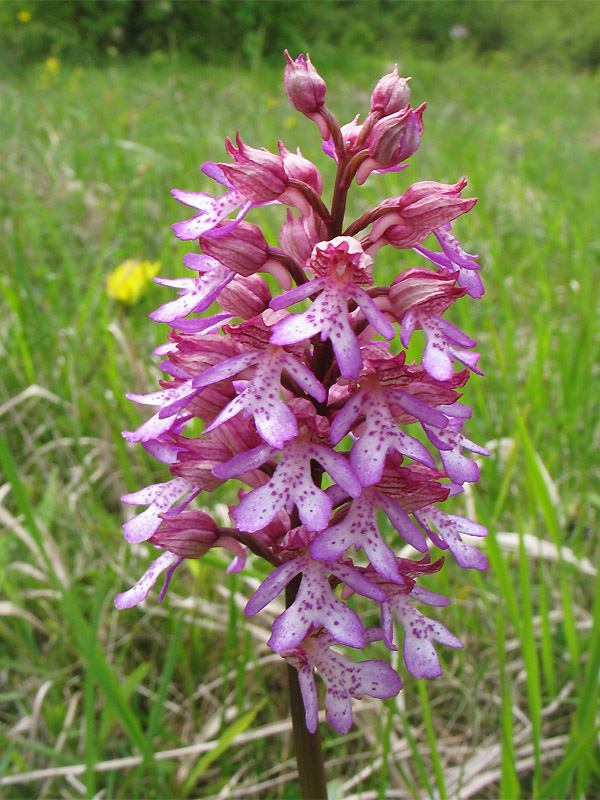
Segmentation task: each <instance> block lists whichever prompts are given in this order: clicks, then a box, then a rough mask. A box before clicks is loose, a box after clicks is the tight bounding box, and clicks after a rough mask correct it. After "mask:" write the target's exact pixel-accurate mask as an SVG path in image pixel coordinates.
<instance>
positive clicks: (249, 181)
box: [218, 133, 287, 205]
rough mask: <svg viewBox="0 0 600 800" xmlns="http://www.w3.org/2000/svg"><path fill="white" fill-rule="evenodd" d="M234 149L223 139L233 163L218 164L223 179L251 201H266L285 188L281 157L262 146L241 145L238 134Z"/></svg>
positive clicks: (285, 176) (257, 202)
mask: <svg viewBox="0 0 600 800" xmlns="http://www.w3.org/2000/svg"><path fill="white" fill-rule="evenodd" d="M236 143H237V145H238V148H237V150H236V148H235V147H234V146H233V144H232V142H231V140H230V139H229V138H227V139H226V140H225V147H226V149H227V152H228V153H229V155H230V156H232V158H233V159H234V160H235V163H234V164H231V163H229V164H219V165H218V166H219V167H220V168H221V169H222V170H223V172H224V174H225V176H226V178H227V180H228V181H229V182H230V183H231V185H232V186H233V187H234V188H235V189H237V190H238V191H239V192H241V193H242V194H243V195H244V197H247V198H248V200H251V201H252V202H253V203H255V204H257V205H260V204H261V203H269V202H270V201H271V200H275V199H276V198H277V197H279V195H280V194H282V193H283V192H284V191H285V188H286V186H287V175H286V172H285V169H284V166H283V159H282V158H281V156H277V155H275V154H274V153H270V152H269V151H268V150H266V149H265V148H264V147H261V148H260V149H258V148H256V147H250V146H249V145H247V144H244V143H243V142H242V140H241V139H240V135H239V133H238V134H237V137H236Z"/></svg>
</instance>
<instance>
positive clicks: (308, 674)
mask: <svg viewBox="0 0 600 800" xmlns="http://www.w3.org/2000/svg"><path fill="white" fill-rule="evenodd" d="M298 683H299V684H300V691H301V692H302V700H303V702H304V711H305V719H306V728H307V730H308V731H309V733H314V732H315V731H316V730H317V725H318V723H319V700H318V698H317V687H316V686H315V678H314V675H313V671H312V667H311V666H310V665H309V664H305V665H304V666H303V667H300V669H299V670H298Z"/></svg>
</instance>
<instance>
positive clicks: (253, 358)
mask: <svg viewBox="0 0 600 800" xmlns="http://www.w3.org/2000/svg"><path fill="white" fill-rule="evenodd" d="M260 357H261V351H260V350H250V351H248V352H246V353H239V354H238V355H236V356H232V357H231V358H228V359H226V360H225V361H221V362H220V363H219V364H215V365H214V366H212V367H209V368H208V369H205V370H204V372H201V373H200V374H199V375H195V376H194V379H193V381H192V385H193V386H195V387H196V388H199V387H205V386H210V385H211V384H213V383H218V382H219V381H224V380H227V378H232V377H233V376H234V375H237V374H238V373H239V372H241V371H242V370H244V369H247V368H248V367H251V366H253V365H254V364H256V362H257V361H258V360H259V359H260Z"/></svg>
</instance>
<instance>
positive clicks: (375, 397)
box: [350, 392, 434, 486]
mask: <svg viewBox="0 0 600 800" xmlns="http://www.w3.org/2000/svg"><path fill="white" fill-rule="evenodd" d="M363 410H364V411H365V413H366V424H365V429H364V431H363V433H362V435H361V437H360V438H359V439H358V440H357V441H356V442H355V443H354V446H353V447H352V450H351V452H350V464H351V466H352V468H353V469H354V472H355V473H356V474H357V475H358V477H359V480H360V482H361V484H362V485H363V486H371V485H372V484H375V483H378V482H379V481H380V479H381V475H382V473H383V467H384V465H385V459H386V455H387V453H388V452H391V451H394V450H396V451H398V452H399V453H402V454H403V455H405V456H408V457H409V458H413V459H415V461H419V462H421V463H422V464H425V465H426V466H428V467H433V465H434V462H433V458H432V457H431V454H430V453H429V451H428V450H427V448H426V447H425V446H424V445H422V444H421V442H419V441H418V440H417V439H415V438H413V437H412V436H409V434H407V433H405V432H404V431H402V430H400V429H399V428H398V426H397V425H396V422H395V421H394V419H393V417H392V415H391V412H390V409H389V406H388V404H387V400H386V397H385V396H384V394H383V393H382V392H371V393H369V395H368V398H367V399H366V400H365V401H364V404H363Z"/></svg>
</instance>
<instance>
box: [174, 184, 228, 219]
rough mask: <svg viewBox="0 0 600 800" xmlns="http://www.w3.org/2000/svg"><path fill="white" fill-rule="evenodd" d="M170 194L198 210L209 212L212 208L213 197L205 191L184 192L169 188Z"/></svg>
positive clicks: (185, 204)
mask: <svg viewBox="0 0 600 800" xmlns="http://www.w3.org/2000/svg"><path fill="white" fill-rule="evenodd" d="M171 194H172V195H173V197H174V198H175V200H177V201H178V202H179V203H183V205H184V206H190V208H195V209H197V210H198V211H203V212H205V213H209V212H210V211H212V209H213V208H214V204H215V198H214V197H213V196H212V195H210V194H207V193H206V192H186V191H184V190H183V189H171ZM234 208H235V206H234Z"/></svg>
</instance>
